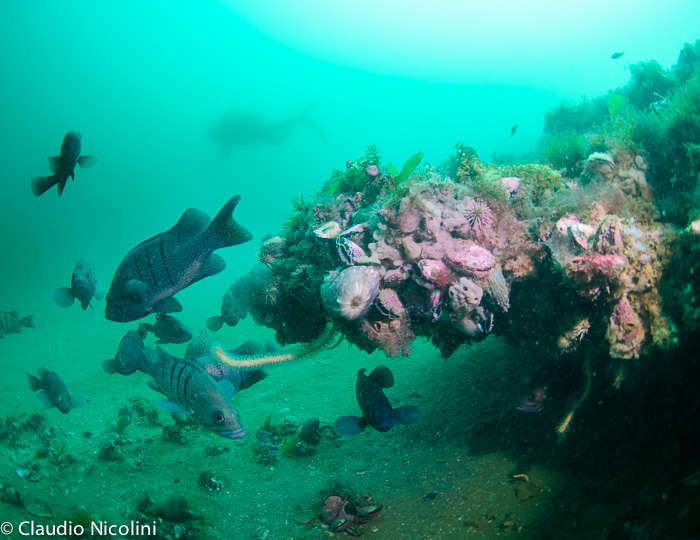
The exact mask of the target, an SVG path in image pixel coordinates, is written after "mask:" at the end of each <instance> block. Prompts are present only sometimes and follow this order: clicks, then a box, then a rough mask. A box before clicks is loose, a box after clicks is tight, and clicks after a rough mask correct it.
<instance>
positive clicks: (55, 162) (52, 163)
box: [46, 156, 61, 173]
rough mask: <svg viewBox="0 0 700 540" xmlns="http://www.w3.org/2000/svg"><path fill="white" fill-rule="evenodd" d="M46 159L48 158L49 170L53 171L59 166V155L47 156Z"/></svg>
mask: <svg viewBox="0 0 700 540" xmlns="http://www.w3.org/2000/svg"><path fill="white" fill-rule="evenodd" d="M46 159H48V160H49V170H50V171H51V172H52V173H55V172H56V171H58V169H60V168H61V156H49V157H47V158H46Z"/></svg>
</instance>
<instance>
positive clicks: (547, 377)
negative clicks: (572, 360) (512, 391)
mask: <svg viewBox="0 0 700 540" xmlns="http://www.w3.org/2000/svg"><path fill="white" fill-rule="evenodd" d="M579 379H580V371H579V370H578V369H575V368H572V366H571V365H570V364H564V363H561V364H547V365H546V366H544V367H543V368H542V369H539V370H538V371H536V372H535V374H534V375H533V376H532V378H531V379H530V381H529V382H528V383H527V385H526V387H525V392H524V393H523V395H522V397H521V398H520V401H519V403H518V405H517V407H516V408H517V409H518V410H519V411H522V412H527V413H537V412H540V411H541V410H542V409H544V408H545V406H547V405H549V404H550V403H552V402H555V401H557V400H559V399H560V398H562V397H566V396H568V395H570V394H571V393H572V392H573V391H574V390H575V386H576V384H577V382H578V380H579Z"/></svg>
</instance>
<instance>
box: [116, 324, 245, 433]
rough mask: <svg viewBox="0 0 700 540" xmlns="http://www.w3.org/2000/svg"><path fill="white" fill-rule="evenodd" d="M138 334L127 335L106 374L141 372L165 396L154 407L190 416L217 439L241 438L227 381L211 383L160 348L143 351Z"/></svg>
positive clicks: (202, 373)
mask: <svg viewBox="0 0 700 540" xmlns="http://www.w3.org/2000/svg"><path fill="white" fill-rule="evenodd" d="M139 345H140V344H139V335H138V333H135V334H131V335H129V334H128V333H127V335H126V336H124V338H122V340H121V342H120V343H119V350H118V351H117V354H116V356H115V358H114V359H110V360H107V361H105V362H104V363H103V364H102V368H103V369H104V370H105V371H106V372H107V373H110V374H112V373H121V374H122V375H130V374H131V373H134V372H135V371H141V372H143V373H145V374H146V375H149V376H150V377H152V379H153V380H151V381H149V383H148V385H149V386H150V387H151V388H152V389H154V390H156V391H158V392H160V393H162V394H163V395H165V396H166V397H167V398H168V399H167V400H161V401H159V402H158V405H159V406H160V407H161V408H162V409H164V410H166V411H168V412H170V413H177V414H192V415H193V416H194V417H195V418H196V419H197V420H198V421H199V423H200V424H202V425H203V426H204V427H206V428H207V429H209V430H211V431H213V432H214V433H216V434H217V435H220V436H221V437H226V438H228V439H241V438H243V437H244V436H245V430H244V429H243V426H242V425H241V420H240V415H239V414H238V411H237V410H236V409H234V408H233V405H231V402H230V399H231V397H232V396H233V395H234V393H235V388H234V386H233V384H231V382H230V381H226V380H222V381H218V382H217V381H215V380H214V379H213V378H212V377H211V375H209V374H208V373H207V372H206V371H204V370H203V369H202V368H201V367H200V366H199V365H197V364H195V363H194V362H190V361H188V360H185V359H184V358H178V357H176V356H173V355H171V354H169V353H168V352H166V351H165V350H164V349H162V348H161V347H157V348H156V349H155V350H153V349H143V348H141V347H140V346H139Z"/></svg>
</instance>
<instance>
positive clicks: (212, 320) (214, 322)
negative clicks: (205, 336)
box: [206, 315, 224, 332]
mask: <svg viewBox="0 0 700 540" xmlns="http://www.w3.org/2000/svg"><path fill="white" fill-rule="evenodd" d="M206 325H207V328H209V330H211V331H212V332H218V331H219V330H221V328H222V327H223V326H224V318H223V317H221V316H219V315H214V316H213V317H209V318H208V319H207V322H206Z"/></svg>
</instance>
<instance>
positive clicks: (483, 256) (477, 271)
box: [445, 244, 496, 276]
mask: <svg viewBox="0 0 700 540" xmlns="http://www.w3.org/2000/svg"><path fill="white" fill-rule="evenodd" d="M445 262H446V263H447V264H448V265H450V267H452V269H453V270H456V271H457V272H459V273H461V274H467V275H471V276H487V275H488V274H489V272H490V271H491V269H492V268H493V267H494V266H495V264H496V259H495V258H494V256H493V254H492V253H491V252H490V251H489V250H488V249H486V248H483V247H481V246H479V245H477V244H471V245H469V246H467V247H465V248H462V249H458V250H457V251H454V252H453V253H450V254H449V255H446V256H445Z"/></svg>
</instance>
